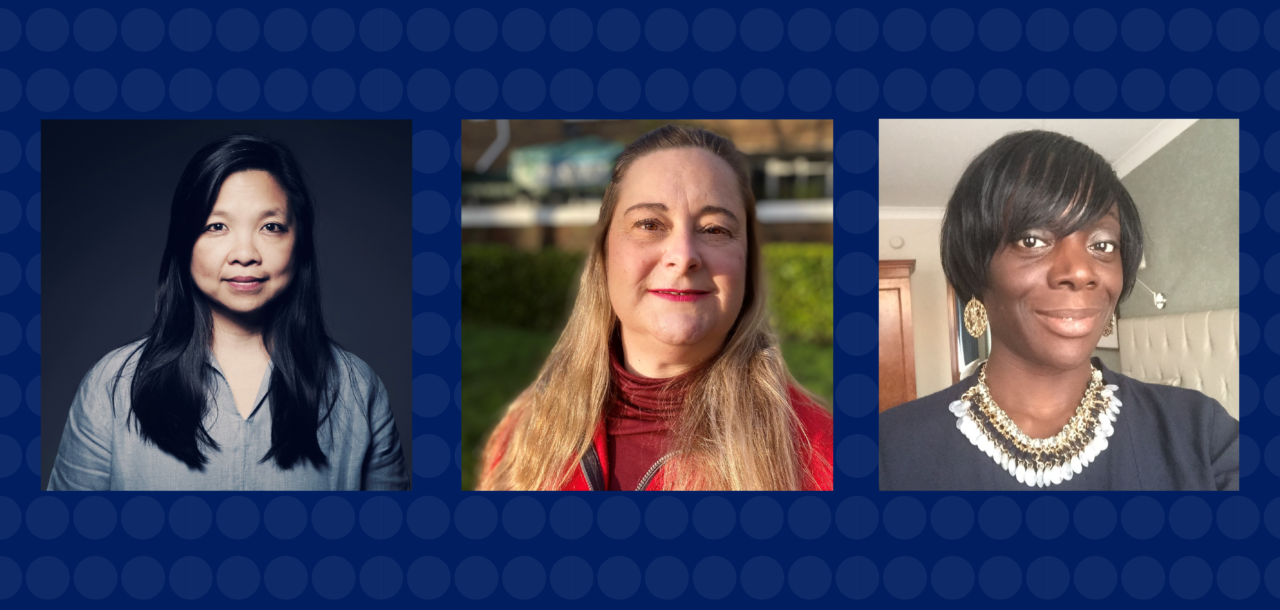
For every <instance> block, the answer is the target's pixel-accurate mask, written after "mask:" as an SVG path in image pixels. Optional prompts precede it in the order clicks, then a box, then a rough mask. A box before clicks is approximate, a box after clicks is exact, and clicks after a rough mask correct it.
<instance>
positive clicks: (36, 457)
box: [27, 315, 1258, 476]
mask: <svg viewBox="0 0 1280 610" xmlns="http://www.w3.org/2000/svg"><path fill="white" fill-rule="evenodd" d="M36 317H37V318H39V317H40V316H39V315H37V316H36ZM37 341H39V339H38V338H37ZM27 342H28V343H30V342H31V327H30V326H28V327H27ZM36 353H37V354H38V353H40V351H39V350H36ZM1245 438H1249V437H1247V436H1246V437H1245ZM1250 445H1252V443H1250ZM1253 446H1254V451H1253V454H1254V456H1255V457H1254V460H1253V466H1251V467H1249V470H1250V471H1252V470H1253V467H1254V466H1257V463H1258V460H1257V457H1256V456H1257V454H1258V451H1257V447H1256V445H1253ZM27 468H28V469H30V470H31V474H34V475H36V476H40V437H39V436H37V437H35V438H33V439H31V442H30V443H27ZM1245 476H1248V473H1247V472H1246V473H1245Z"/></svg>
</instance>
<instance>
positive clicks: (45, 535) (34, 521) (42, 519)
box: [2, 436, 69, 540]
mask: <svg viewBox="0 0 1280 610" xmlns="http://www.w3.org/2000/svg"><path fill="white" fill-rule="evenodd" d="M2 438H9V437H7V436H4V437H2ZM10 440H12V439H10ZM15 445H16V443H15ZM68 521H69V515H68V514H67V505H66V504H63V503H62V500H59V499H57V498H55V497H53V496H48V495H45V496H38V497H37V498H36V499H35V500H32V501H31V504H28V505H27V529H28V530H30V531H31V535H33V536H35V537H36V538H39V539H41V540H53V539H54V538H57V537H58V536H61V535H62V533H63V532H65V531H67V522H68Z"/></svg>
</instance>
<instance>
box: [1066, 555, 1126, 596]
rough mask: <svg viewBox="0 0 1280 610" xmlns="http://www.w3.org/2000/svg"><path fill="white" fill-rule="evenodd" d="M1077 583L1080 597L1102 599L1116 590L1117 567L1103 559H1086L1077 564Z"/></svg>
mask: <svg viewBox="0 0 1280 610" xmlns="http://www.w3.org/2000/svg"><path fill="white" fill-rule="evenodd" d="M1075 581H1076V591H1079V592H1080V595H1082V596H1084V597H1085V598H1087V599H1091V600H1095V601H1096V600H1099V599H1102V598H1104V597H1107V596H1108V595H1111V592H1112V591H1114V590H1115V588H1116V566H1115V565H1114V564H1112V563H1111V562H1110V561H1108V560H1107V559H1106V558H1103V557H1097V556H1093V557H1085V558H1084V559H1082V560H1081V561H1080V563H1078V564H1076V572H1075Z"/></svg>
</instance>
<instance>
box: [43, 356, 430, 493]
mask: <svg viewBox="0 0 1280 610" xmlns="http://www.w3.org/2000/svg"><path fill="white" fill-rule="evenodd" d="M139 343H140V342H135V343H132V344H130V345H126V346H124V347H122V348H119V349H117V350H114V351H112V352H111V353H109V354H107V355H106V356H104V357H103V358H102V359H101V360H99V361H98V363H97V364H95V365H94V366H93V368H92V369H90V371H89V373H88V374H86V375H85V376H84V380H83V381H81V382H80V388H79V390H77V391H76V397H75V400H74V402H72V404H71V412H70V414H69V416H68V418H67V425H66V427H65V428H64V429H63V433H62V444H61V446H59V447H58V457H57V459H56V460H55V461H54V463H53V473H52V475H50V477H49V491H57V490H71V491H90V490H93V491H97V490H208V491H231V490H236V491H240V490H261V491H285V490H288V491H323V490H352V491H353V490H399V489H408V488H409V477H408V474H407V472H406V468H405V461H404V454H403V453H402V451H401V448H400V435H399V434H398V433H397V432H396V424H395V420H394V418H393V417H392V415H391V409H390V406H389V404H388V401H387V390H386V388H385V387H384V386H383V385H382V380H380V379H378V376H377V375H376V374H374V372H373V369H371V368H370V367H369V365H368V364H365V362H364V361H363V360H361V359H359V358H357V357H356V356H355V355H353V354H351V353H350V352H347V351H345V350H343V349H341V348H339V347H337V346H334V348H333V350H334V357H335V359H336V360H337V363H338V367H337V368H338V380H339V384H340V385H339V399H338V401H337V403H336V404H335V405H334V408H333V412H332V414H331V415H330V422H326V423H324V424H322V425H321V426H320V430H319V434H318V435H317V440H318V441H319V443H320V448H321V449H322V450H323V451H324V453H325V455H326V456H327V457H328V459H329V464H328V466H327V467H324V468H321V469H316V468H315V467H314V466H313V465H312V464H311V463H310V462H299V463H298V464H295V465H294V467H293V468H292V469H291V470H281V469H280V468H279V467H277V466H276V464H275V460H267V461H265V462H263V461H262V457H263V456H264V455H266V454H267V451H269V450H270V449H271V404H270V398H269V397H268V396H267V389H268V388H269V386H270V382H271V371H272V370H273V369H274V366H273V365H272V364H268V365H267V370H266V373H265V374H263V376H262V382H261V383H260V384H259V386H258V395H257V397H256V398H255V399H254V401H253V404H254V408H253V411H252V412H251V413H250V414H249V417H248V418H247V419H246V418H244V417H242V416H241V415H240V412H239V411H238V410H237V409H236V405H235V399H234V398H233V397H232V394H231V386H230V384H228V383H227V379H226V377H225V376H223V373H222V367H221V366H220V365H219V364H218V360H217V359H216V358H214V356H213V353H212V352H210V353H209V366H210V367H211V371H212V374H211V375H209V380H210V383H211V387H210V388H209V389H208V391H209V396H208V400H209V413H208V415H207V416H206V417H205V419H204V425H205V429H206V430H208V432H209V435H210V436H211V437H213V439H214V440H215V441H217V443H218V445H219V447H220V449H219V450H213V449H210V448H208V447H205V448H204V452H205V455H206V456H207V457H208V458H209V463H208V464H206V465H205V468H204V471H199V470H193V469H191V468H189V467H187V465H186V464H185V463H183V462H181V461H179V460H178V459H177V458H175V457H173V456H172V455H169V454H168V453H165V452H163V451H161V450H160V449H159V448H158V447H156V446H155V445H153V444H151V443H148V442H146V441H144V440H143V439H142V436H141V435H139V433H138V432H137V430H136V428H135V426H134V424H135V423H136V422H133V421H131V420H129V417H128V416H129V411H130V400H129V394H130V387H131V380H132V378H133V371H134V368H135V367H136V365H137V360H138V356H139V355H140V353H141V352H140V351H138V352H136V353H135V348H137V347H138V345H139ZM126 360H127V362H126ZM122 367H123V368H122ZM117 372H119V373H121V378H120V381H119V385H118V386H117V387H116V391H115V401H114V402H115V404H114V408H113V405H112V400H111V385H112V382H113V379H114V377H115V375H116V374H117Z"/></svg>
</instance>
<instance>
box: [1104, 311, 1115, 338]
mask: <svg viewBox="0 0 1280 610" xmlns="http://www.w3.org/2000/svg"><path fill="white" fill-rule="evenodd" d="M1114 332H1116V314H1111V319H1110V320H1107V327H1106V328H1104V329H1102V336H1104V337H1110V336H1111V333H1114Z"/></svg>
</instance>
